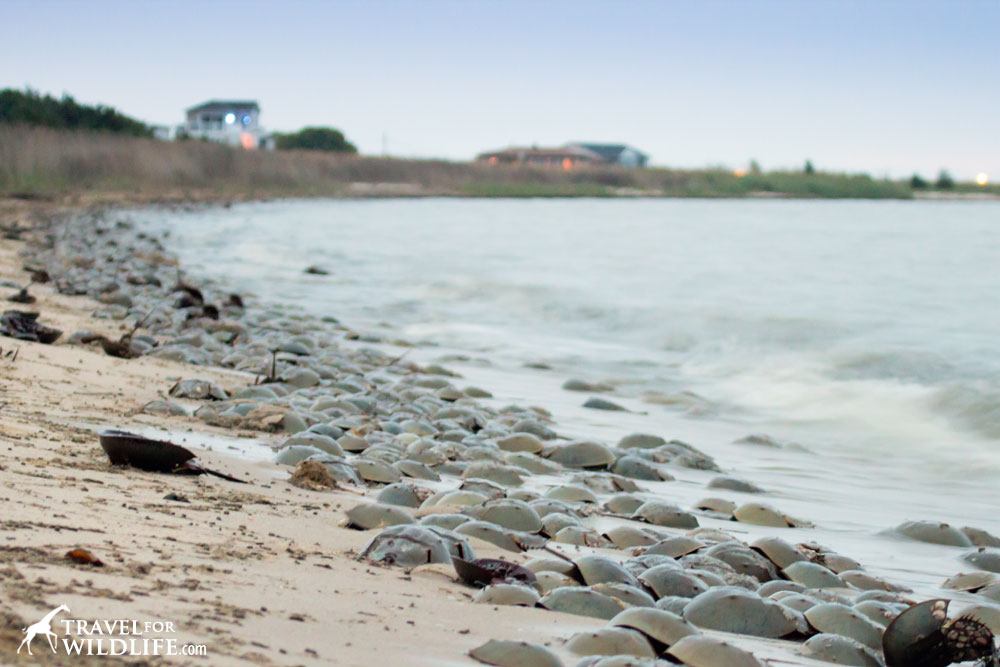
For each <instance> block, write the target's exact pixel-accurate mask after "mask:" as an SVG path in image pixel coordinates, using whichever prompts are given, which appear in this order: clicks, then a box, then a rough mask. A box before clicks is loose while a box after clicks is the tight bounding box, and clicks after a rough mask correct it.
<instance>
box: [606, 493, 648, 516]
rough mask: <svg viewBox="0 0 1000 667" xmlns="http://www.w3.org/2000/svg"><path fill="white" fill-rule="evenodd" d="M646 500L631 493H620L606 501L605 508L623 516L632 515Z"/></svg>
mask: <svg viewBox="0 0 1000 667" xmlns="http://www.w3.org/2000/svg"><path fill="white" fill-rule="evenodd" d="M645 502H646V501H645V500H643V499H642V498H640V497H639V496H634V495H632V494H630V493H618V494H615V495H613V496H611V497H610V498H608V500H607V501H606V502H605V503H604V507H605V509H607V510H608V511H609V512H613V513H615V514H620V515H621V516H632V515H633V514H635V511H636V510H637V509H639V508H640V507H642V505H643V504H644V503H645Z"/></svg>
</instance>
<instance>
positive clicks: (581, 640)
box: [566, 627, 656, 658]
mask: <svg viewBox="0 0 1000 667" xmlns="http://www.w3.org/2000/svg"><path fill="white" fill-rule="evenodd" d="M566 649H567V650H569V651H571V652H572V653H575V654H577V655H634V656H637V657H639V658H655V657H656V653H655V652H654V651H653V647H652V646H650V644H649V640H647V639H646V636H645V635H643V634H642V633H641V632H639V631H637V630H632V629H630V628H620V627H610V628H601V629H599V630H594V631H590V632H579V633H577V634H575V635H573V636H572V637H570V638H569V641H567V642H566Z"/></svg>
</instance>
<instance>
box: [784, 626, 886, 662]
mask: <svg viewBox="0 0 1000 667" xmlns="http://www.w3.org/2000/svg"><path fill="white" fill-rule="evenodd" d="M803 649H804V651H803V654H804V655H805V656H807V657H809V658H815V659H816V660H822V661H824V662H834V663H837V664H840V665H856V666H857V667H883V666H882V661H881V660H879V659H878V656H877V655H875V653H874V652H872V650H871V649H870V648H868V647H867V646H865V645H864V644H862V643H861V642H858V641H856V640H854V639H851V638H849V637H841V636H840V635H831V634H827V633H822V634H818V635H815V636H813V637H810V638H809V640H808V641H806V643H805V644H804V645H803Z"/></svg>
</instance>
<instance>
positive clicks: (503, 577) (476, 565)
mask: <svg viewBox="0 0 1000 667" xmlns="http://www.w3.org/2000/svg"><path fill="white" fill-rule="evenodd" d="M451 562H452V564H454V566H455V572H457V573H458V576H459V577H461V578H462V581H464V582H465V583H467V584H471V585H473V586H489V585H490V584H497V583H517V584H528V585H529V586H534V584H535V581H536V579H535V573H534V572H532V571H531V570H529V569H528V568H526V567H524V566H523V565H518V564H517V563H511V562H508V561H505V560H501V559H499V558H477V559H475V560H472V561H468V560H462V559H461V558H456V557H452V559H451Z"/></svg>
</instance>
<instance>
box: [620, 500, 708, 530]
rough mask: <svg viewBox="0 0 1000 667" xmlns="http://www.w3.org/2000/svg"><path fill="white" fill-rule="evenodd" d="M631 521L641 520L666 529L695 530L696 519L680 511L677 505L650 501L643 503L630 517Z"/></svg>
mask: <svg viewBox="0 0 1000 667" xmlns="http://www.w3.org/2000/svg"><path fill="white" fill-rule="evenodd" d="M632 518H633V519H642V520H643V521H646V522H648V523H651V524H653V525H656V526H665V527H668V528H697V527H698V519H697V518H695V516H694V515H693V514H691V513H690V512H686V511H684V510H682V509H681V508H680V507H678V506H677V505H672V504H670V503H664V502H660V501H656V500H651V501H649V502H647V503H643V504H642V505H640V506H639V507H638V508H637V509H636V510H635V514H633V515H632Z"/></svg>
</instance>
